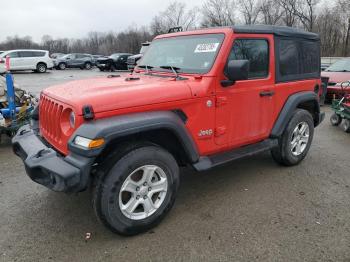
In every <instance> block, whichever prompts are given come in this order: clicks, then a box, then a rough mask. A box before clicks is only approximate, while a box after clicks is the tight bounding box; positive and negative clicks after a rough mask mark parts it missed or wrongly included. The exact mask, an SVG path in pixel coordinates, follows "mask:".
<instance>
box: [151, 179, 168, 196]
mask: <svg viewBox="0 0 350 262" xmlns="http://www.w3.org/2000/svg"><path fill="white" fill-rule="evenodd" d="M151 186H152V189H151V191H150V192H151V193H152V195H153V194H154V193H158V192H166V190H167V181H166V179H164V178H163V179H161V180H160V181H157V182H155V183H153V184H152V185H151Z"/></svg>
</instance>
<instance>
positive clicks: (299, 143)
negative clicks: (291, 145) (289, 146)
mask: <svg viewBox="0 0 350 262" xmlns="http://www.w3.org/2000/svg"><path fill="white" fill-rule="evenodd" d="M296 153H297V154H298V155H300V153H301V142H300V141H299V142H298V143H297V147H296Z"/></svg>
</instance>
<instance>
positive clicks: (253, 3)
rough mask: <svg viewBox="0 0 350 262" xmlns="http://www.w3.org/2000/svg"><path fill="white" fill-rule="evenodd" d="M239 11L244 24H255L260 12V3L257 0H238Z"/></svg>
mask: <svg viewBox="0 0 350 262" xmlns="http://www.w3.org/2000/svg"><path fill="white" fill-rule="evenodd" d="M238 4H239V11H240V12H241V14H242V15H243V18H244V22H245V24H246V25H252V24H255V23H256V22H257V20H258V16H259V14H260V11H261V9H260V3H259V1H258V0H238Z"/></svg>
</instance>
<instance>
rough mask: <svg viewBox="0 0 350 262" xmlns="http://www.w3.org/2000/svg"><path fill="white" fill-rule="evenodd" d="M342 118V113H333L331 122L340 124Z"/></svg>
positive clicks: (334, 124) (333, 124) (336, 124)
mask: <svg viewBox="0 0 350 262" xmlns="http://www.w3.org/2000/svg"><path fill="white" fill-rule="evenodd" d="M342 120H343V119H342V118H341V117H340V115H338V114H336V113H334V114H333V115H331V117H330V119H329V121H330V122H331V125H332V126H339V125H340V123H341V122H342Z"/></svg>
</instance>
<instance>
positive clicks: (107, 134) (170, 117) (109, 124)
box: [68, 111, 199, 163]
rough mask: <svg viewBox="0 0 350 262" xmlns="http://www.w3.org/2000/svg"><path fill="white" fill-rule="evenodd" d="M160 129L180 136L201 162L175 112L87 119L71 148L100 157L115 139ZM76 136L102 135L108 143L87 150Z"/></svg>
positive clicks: (188, 151) (191, 157) (187, 150)
mask: <svg viewBox="0 0 350 262" xmlns="http://www.w3.org/2000/svg"><path fill="white" fill-rule="evenodd" d="M160 129H165V130H168V131H171V132H172V133H173V134H174V135H175V136H176V137H177V138H178V140H179V141H180V142H181V146H182V147H183V148H184V150H185V153H186V154H187V157H188V159H189V160H190V162H192V163H195V162H197V161H198V159H199V153H198V149H197V146H196V144H195V143H194V141H193V139H192V136H191V135H190V133H189V131H188V130H187V128H186V126H185V124H184V122H183V121H182V120H181V119H180V117H179V116H178V115H177V114H176V113H174V112H172V111H152V112H142V113H133V114H127V115H121V116H114V117H109V118H103V119H98V120H92V121H89V122H86V123H84V124H82V125H81V126H80V127H79V128H78V129H77V130H76V131H75V132H74V134H73V135H72V136H71V138H70V139H69V142H68V149H69V150H70V151H71V152H74V153H76V154H79V155H83V156H86V157H97V156H98V155H99V154H100V153H101V152H102V151H103V149H104V148H105V147H106V146H107V145H108V144H109V143H110V142H111V141H113V140H114V139H116V138H120V137H124V136H128V135H133V134H138V133H141V132H145V131H152V130H160ZM76 136H82V137H86V138H89V139H96V138H103V139H104V140H105V144H104V146H103V147H101V148H97V149H92V150H87V149H84V148H82V147H80V146H77V145H75V144H74V139H75V137H76Z"/></svg>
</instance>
